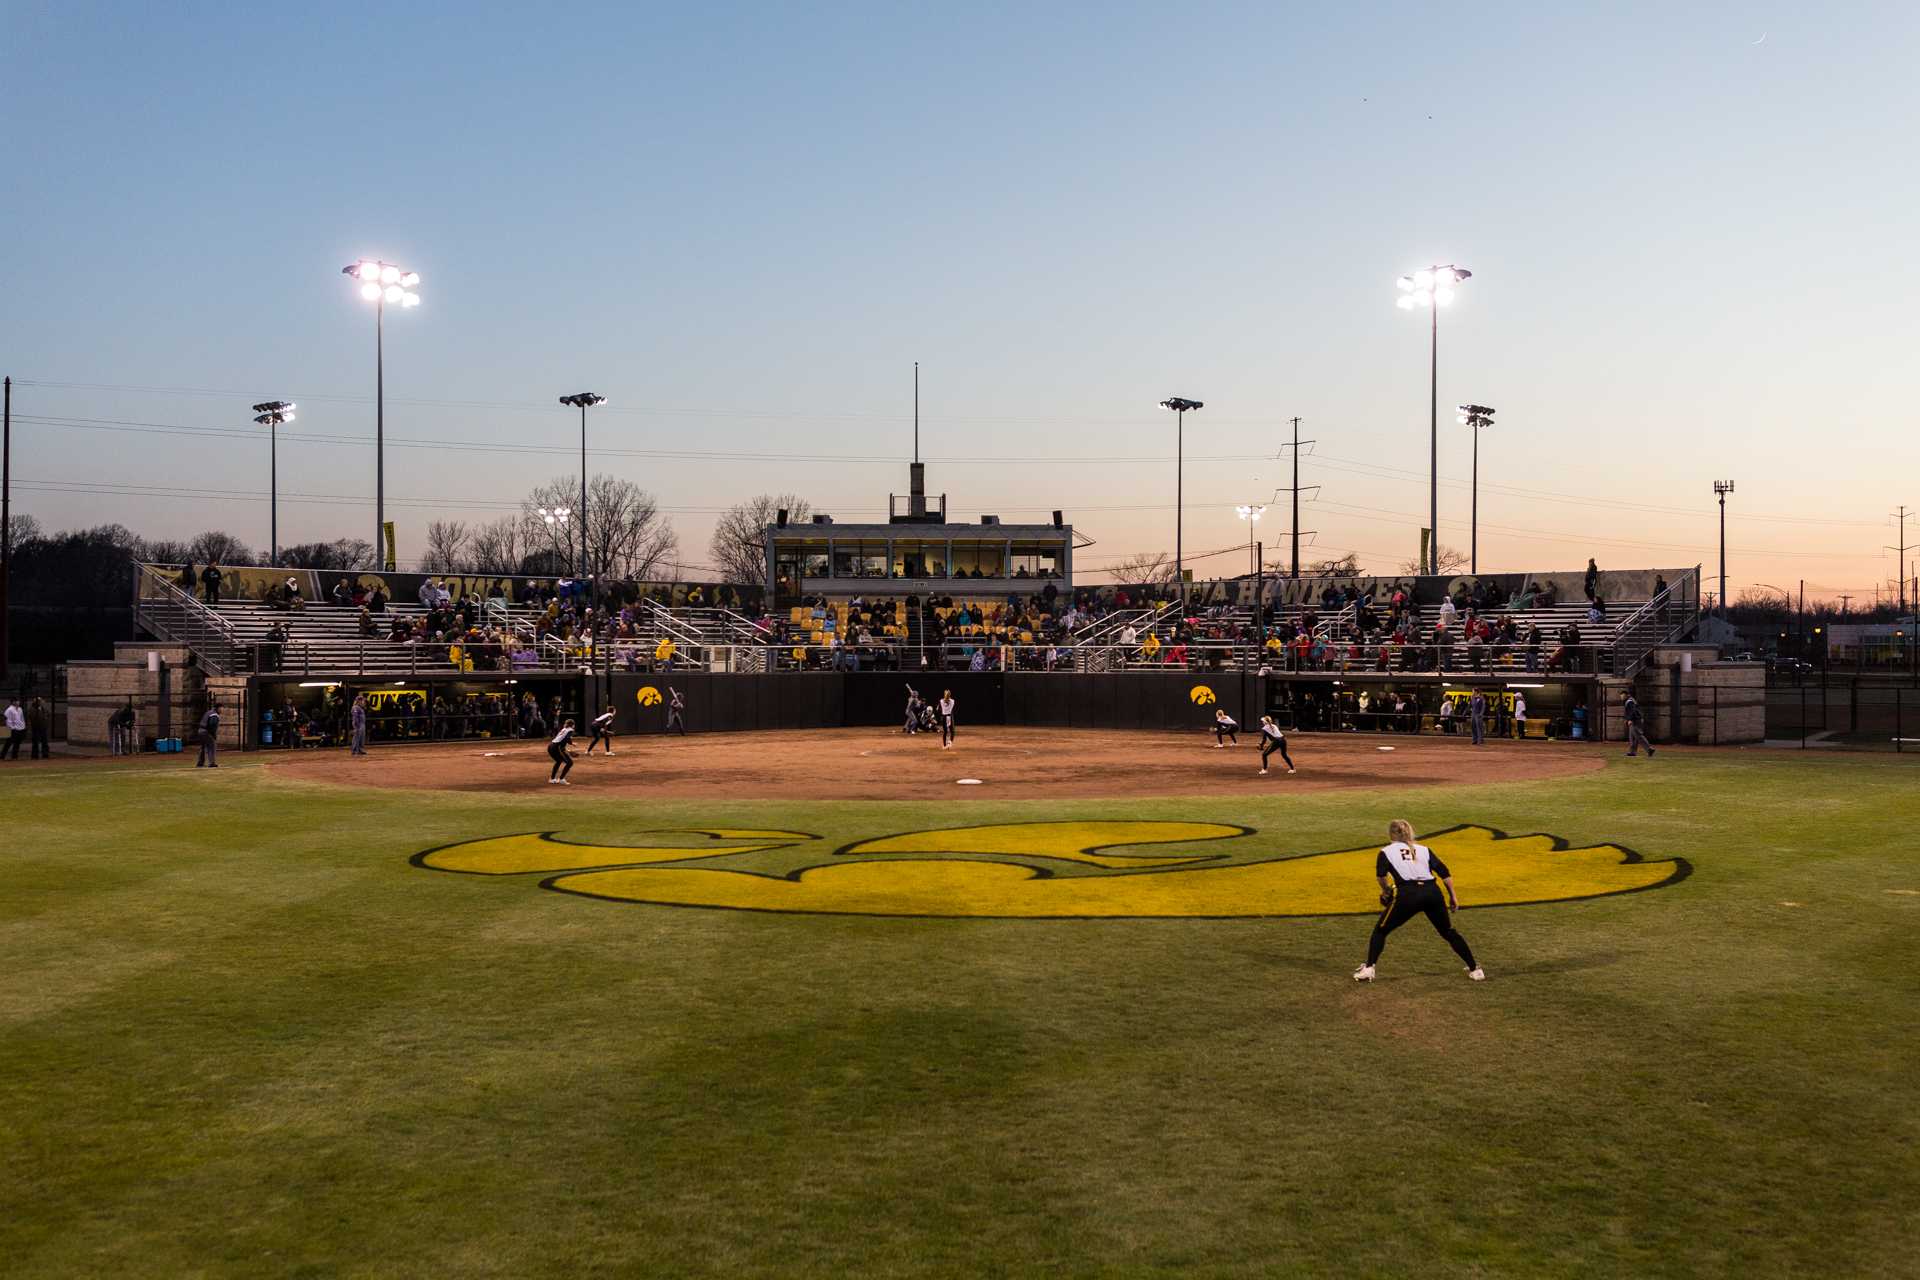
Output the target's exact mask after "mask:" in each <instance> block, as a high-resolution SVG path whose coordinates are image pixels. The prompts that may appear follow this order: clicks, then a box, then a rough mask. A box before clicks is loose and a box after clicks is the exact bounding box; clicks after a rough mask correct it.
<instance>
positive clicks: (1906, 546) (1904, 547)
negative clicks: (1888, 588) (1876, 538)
mask: <svg viewBox="0 0 1920 1280" xmlns="http://www.w3.org/2000/svg"><path fill="white" fill-rule="evenodd" d="M1893 514H1894V516H1895V517H1896V518H1897V519H1898V520H1899V521H1900V545H1899V546H1897V547H1888V548H1887V550H1889V551H1896V552H1898V553H1899V555H1900V558H1899V559H1898V560H1896V561H1894V565H1893V576H1894V577H1896V578H1898V579H1900V613H1901V615H1902V616H1905V614H1906V612H1907V574H1906V568H1907V552H1908V551H1910V550H1912V549H1913V547H1914V545H1915V544H1913V543H1909V542H1908V541H1907V508H1906V507H1905V505H1902V506H1901V507H1900V509H1899V510H1898V511H1895V512H1894V513H1893ZM1915 594H1916V595H1920V588H1915Z"/></svg>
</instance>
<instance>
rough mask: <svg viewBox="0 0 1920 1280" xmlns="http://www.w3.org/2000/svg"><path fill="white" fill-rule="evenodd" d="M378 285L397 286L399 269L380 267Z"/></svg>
mask: <svg viewBox="0 0 1920 1280" xmlns="http://www.w3.org/2000/svg"><path fill="white" fill-rule="evenodd" d="M380 283H381V284H399V283H400V268H398V267H381V268H380Z"/></svg>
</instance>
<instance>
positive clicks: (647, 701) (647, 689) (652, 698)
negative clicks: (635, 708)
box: [633, 684, 660, 707]
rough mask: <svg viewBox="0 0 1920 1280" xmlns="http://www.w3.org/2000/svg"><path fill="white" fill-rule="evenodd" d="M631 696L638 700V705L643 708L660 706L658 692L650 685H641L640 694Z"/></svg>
mask: <svg viewBox="0 0 1920 1280" xmlns="http://www.w3.org/2000/svg"><path fill="white" fill-rule="evenodd" d="M633 696H634V697H636V698H638V699H640V705H641V706H643V707H657V706H659V705H660V691H659V690H658V689H656V688H654V687H653V686H652V685H650V684H643V685H641V686H640V692H639V693H636V694H634V695H633Z"/></svg>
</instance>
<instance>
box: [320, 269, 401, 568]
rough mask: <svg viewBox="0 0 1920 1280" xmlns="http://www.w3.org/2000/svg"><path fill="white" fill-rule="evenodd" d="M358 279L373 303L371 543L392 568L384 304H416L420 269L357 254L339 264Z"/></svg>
mask: <svg viewBox="0 0 1920 1280" xmlns="http://www.w3.org/2000/svg"><path fill="white" fill-rule="evenodd" d="M340 273H341V274H342V275H344V276H348V277H350V278H352V279H354V280H358V281H359V282H360V297H361V298H362V299H364V300H365V301H367V302H371V303H372V304H373V370H374V372H373V545H374V548H375V551H374V554H375V555H376V557H377V558H378V559H377V563H379V564H380V565H381V566H383V567H385V568H392V564H391V562H390V561H389V560H388V559H387V555H386V545H387V543H386V529H387V367H386V366H387V362H386V327H387V304H388V303H389V302H391V303H393V304H395V305H396V306H398V307H399V308H400V309H401V310H402V311H411V310H412V309H413V308H415V307H417V306H419V305H420V295H419V294H418V293H415V292H414V290H415V289H416V288H417V287H418V286H419V284H420V273H419V272H417V271H408V270H407V269H405V268H404V267H397V266H395V265H394V264H393V263H391V262H382V261H380V260H379V259H378V258H361V259H359V260H358V261H355V262H349V263H348V264H347V265H346V266H344V267H342V268H340Z"/></svg>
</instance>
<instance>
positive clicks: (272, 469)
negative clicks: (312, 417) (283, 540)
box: [253, 400, 296, 566]
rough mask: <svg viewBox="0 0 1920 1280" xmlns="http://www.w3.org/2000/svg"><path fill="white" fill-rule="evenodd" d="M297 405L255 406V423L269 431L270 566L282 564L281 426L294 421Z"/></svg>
mask: <svg viewBox="0 0 1920 1280" xmlns="http://www.w3.org/2000/svg"><path fill="white" fill-rule="evenodd" d="M295 407H296V406H295V405H294V404H293V403H292V402H291V401H288V400H266V401H263V402H261V403H260V404H257V405H255V406H253V412H254V415H255V416H254V419H253V420H254V421H255V422H257V423H259V424H260V425H261V426H263V427H265V428H266V429H267V492H268V494H269V495H270V498H269V502H270V504H271V505H270V506H269V507H268V510H269V511H270V512H271V513H272V514H271V515H270V516H269V521H270V524H269V528H270V529H271V530H272V532H271V533H270V534H269V535H268V536H269V537H270V539H271V540H272V547H273V552H272V558H271V559H269V560H268V561H267V563H268V564H271V565H275V566H278V565H279V563H280V430H279V428H280V424H281V423H283V422H292V421H293V411H294V409H295Z"/></svg>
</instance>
